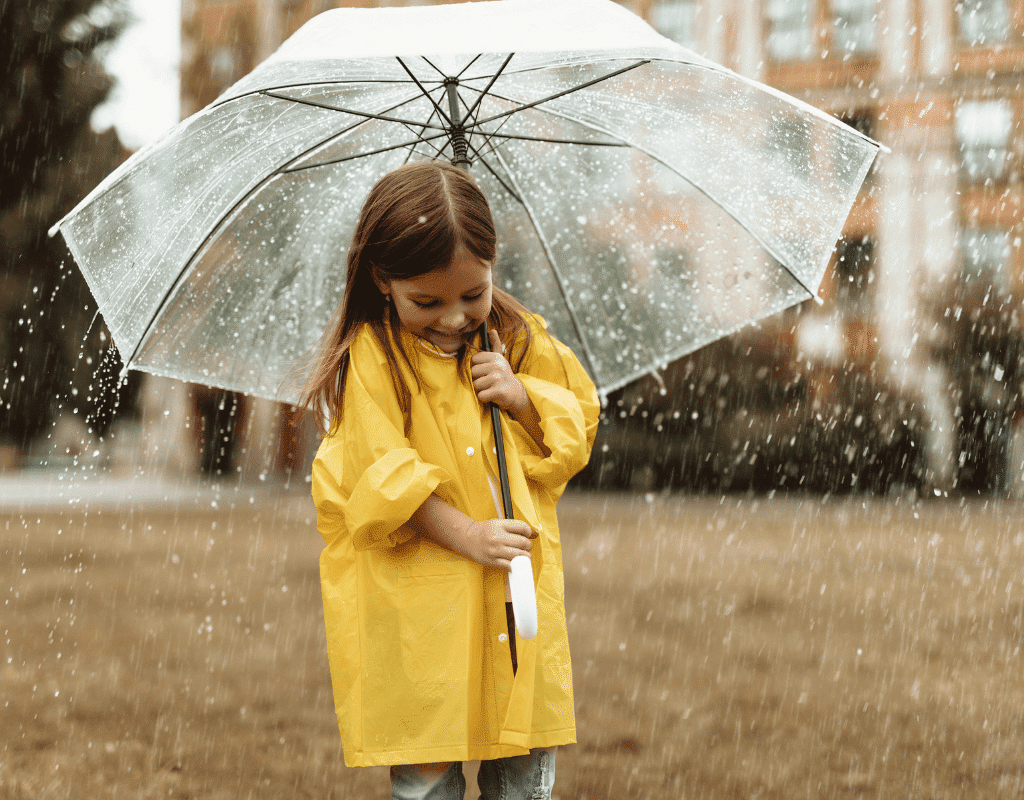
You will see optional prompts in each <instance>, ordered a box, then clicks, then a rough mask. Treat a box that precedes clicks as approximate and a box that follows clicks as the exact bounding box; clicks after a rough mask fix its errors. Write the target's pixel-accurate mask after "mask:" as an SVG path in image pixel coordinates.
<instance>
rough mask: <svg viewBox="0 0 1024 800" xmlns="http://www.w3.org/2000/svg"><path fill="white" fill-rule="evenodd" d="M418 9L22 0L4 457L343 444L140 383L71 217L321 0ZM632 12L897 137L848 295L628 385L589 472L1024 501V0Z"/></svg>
mask: <svg viewBox="0 0 1024 800" xmlns="http://www.w3.org/2000/svg"><path fill="white" fill-rule="evenodd" d="M413 4H418V5H422V4H425V3H422V2H421V3H411V2H410V3H401V2H385V1H384V0H381V1H380V2H373V0H365V1H364V2H332V1H331V0H181V2H180V4H179V3H178V2H176V1H175V0H62V1H61V2H57V1H56V0H18V2H13V0H7V1H6V2H2V1H0V54H2V55H0V64H2V69H3V79H2V82H0V92H2V98H0V107H2V116H0V471H6V472H8V473H11V474H21V475H24V474H40V473H41V472H42V471H51V472H52V471H54V470H66V469H69V468H81V469H85V470H96V471H102V472H104V473H110V474H120V475H135V474H138V473H141V472H144V473H146V474H148V475H157V476H161V477H163V478H166V479H182V478H187V479H195V478H198V477H201V476H211V477H214V478H216V479H217V480H219V481H221V482H231V481H236V482H239V483H240V484H250V483H255V482H263V483H265V484H267V485H284V484H288V485H295V484H301V482H303V481H304V480H305V476H306V475H308V467H309V463H310V461H311V459H312V456H313V452H314V450H315V447H316V439H315V436H314V435H313V433H312V430H311V426H310V425H309V424H308V423H307V422H304V421H302V420H301V419H299V418H298V417H297V416H296V414H295V413H294V412H293V411H292V409H290V408H288V407H285V406H281V405H278V404H274V403H271V402H269V401H265V400H254V399H252V398H248V397H243V396H239V395H232V394H230V393H226V392H222V391H219V390H211V389H208V388H205V387H202V386H190V385H185V384H181V383H179V382H176V381H173V380H170V379H164V378H157V377H153V376H149V375H146V376H143V375H141V374H139V373H134V372H133V373H130V374H129V376H128V379H127V381H126V382H123V383H119V382H118V379H117V376H118V373H119V371H120V367H121V363H120V360H119V357H118V355H117V353H116V350H114V349H113V348H112V346H111V341H110V338H109V336H108V335H107V333H106V331H105V329H104V326H103V321H102V318H100V317H99V316H98V315H97V312H96V308H95V304H94V302H93V300H92V298H91V295H90V293H89V290H88V287H87V286H85V284H84V281H83V279H82V278H81V276H80V274H79V272H78V270H77V268H76V267H75V265H74V264H73V262H72V260H71V257H70V255H69V254H68V253H67V252H66V250H65V248H64V245H63V242H62V240H61V239H60V237H56V238H54V239H50V238H48V237H47V235H46V232H47V229H48V228H49V227H50V226H51V225H52V224H53V223H54V222H55V221H57V219H59V218H60V217H61V216H62V215H63V214H64V213H66V212H67V211H68V210H70V209H71V208H72V207H73V206H74V205H75V204H76V203H77V202H78V201H79V200H80V199H81V198H82V197H84V196H85V195H86V194H87V193H88V192H89V191H90V190H91V189H92V188H93V187H94V186H95V185H96V184H97V183H98V182H99V181H100V180H101V179H102V178H103V177H104V176H105V175H106V174H107V173H109V172H110V171H111V170H112V169H113V168H114V167H115V166H116V165H118V164H119V163H121V162H122V161H123V160H124V159H125V158H126V157H127V156H128V155H129V154H130V153H131V152H132V151H133V150H135V149H138V148H140V147H143V146H145V145H146V144H147V143H148V142H151V141H153V140H154V139H156V138H157V137H158V136H159V135H160V133H161V132H162V131H163V130H165V129H167V128H168V127H170V126H171V125H173V124H174V122H175V121H176V120H178V119H180V118H184V117H186V116H188V115H191V114H192V113H194V112H196V111H198V110H199V109H200V108H202V107H203V106H205V105H206V104H208V103H210V102H211V101H213V100H214V99H215V98H216V97H217V96H218V95H219V94H220V93H221V92H222V91H223V90H224V89H226V88H227V87H228V86H229V85H231V84H232V83H234V82H235V81H236V80H238V79H239V78H240V77H242V76H243V75H245V74H246V73H247V72H249V71H250V70H251V69H252V68H253V67H254V66H255V65H256V64H258V63H259V62H260V61H261V60H262V59H263V58H265V57H266V56H267V55H269V54H270V53H271V52H273V50H274V49H276V47H277V46H278V45H279V44H280V43H281V42H282V41H283V40H284V39H285V38H286V37H287V36H288V35H290V34H291V33H292V32H294V31H295V30H296V29H297V28H298V27H299V26H300V25H301V24H302V23H303V22H305V21H306V20H308V19H309V18H310V17H312V16H313V15H314V14H317V13H320V12H322V11H325V10H327V9H329V8H332V7H337V6H374V5H413ZM623 5H625V6H627V7H628V8H629V9H630V10H632V11H633V12H635V13H636V14H638V15H640V16H642V17H643V18H644V19H646V20H647V21H648V22H649V23H650V24H651V25H653V26H654V27H655V28H656V29H658V30H659V31H660V32H661V33H662V34H664V35H665V36H668V37H670V38H672V39H674V40H676V41H678V42H680V43H681V44H683V45H685V46H686V47H689V48H691V49H693V50H695V51H697V52H698V53H701V54H703V55H705V56H707V57H709V58H711V59H713V60H715V61H718V62H720V63H722V64H725V65H726V66H728V67H730V68H732V69H734V70H735V71H737V72H739V73H741V74H743V75H746V76H749V77H751V78H755V79H757V80H759V81H763V82H765V83H767V84H769V85H772V86H775V87H777V88H779V89H781V90H782V91H784V92H787V93H789V94H792V95H794V96H796V97H798V98H800V99H802V100H804V101H806V102H808V103H810V104H812V105H814V106H817V107H818V108H821V109H823V110H825V111H826V112H828V113H830V114H833V115H834V116H836V117H837V118H839V119H841V120H843V121H844V122H846V123H847V124H849V125H852V126H853V127H855V128H857V129H858V130H860V131H862V132H864V133H865V134H867V135H869V136H871V137H873V138H875V139H876V140H878V141H880V142H882V143H883V144H884V145H885V146H886V147H887V148H889V150H890V152H888V153H882V154H881V155H880V156H879V158H878V160H877V161H876V164H875V167H874V169H873V171H872V173H871V175H870V176H869V178H868V180H867V182H866V183H865V185H864V187H863V189H862V192H861V194H860V197H859V199H858V202H857V204H856V205H855V207H854V209H853V212H852V213H851V215H850V217H849V219H848V220H847V222H846V225H845V228H844V229H843V231H842V238H841V239H840V241H839V244H838V246H837V247H836V250H835V253H834V256H833V259H832V265H831V267H830V269H829V271H828V273H827V275H826V279H825V283H824V285H823V287H822V291H821V295H822V298H823V300H824V302H823V303H822V304H821V305H816V304H813V303H807V304H804V305H803V306H802V307H800V308H798V309H795V310H792V311H790V312H787V313H784V314H780V315H778V316H776V317H773V318H771V319H769V320H767V321H765V322H763V323H762V324H760V325H758V326H756V327H750V328H747V329H745V330H744V331H741V332H740V333H739V334H737V335H735V336H732V337H730V338H728V339H726V340H723V341H721V342H718V343H716V344H714V345H712V346H710V347H707V348H705V349H703V350H701V351H699V352H697V353H696V354H694V355H692V356H690V357H688V358H685V359H682V360H680V361H678V362H675V363H674V364H672V365H670V366H669V367H668V368H666V369H665V370H664V371H663V372H660V373H659V374H658V375H656V376H651V377H650V378H647V379H643V380H640V381H638V382H636V383H634V384H632V385H630V386H628V387H626V388H625V389H622V390H620V391H618V392H616V393H613V394H612V395H611V396H610V397H609V398H608V404H607V407H606V408H605V410H604V413H603V417H602V424H601V427H600V431H599V438H598V443H597V446H596V448H595V452H594V457H593V459H592V461H591V464H590V466H589V467H588V468H587V469H586V470H585V472H584V473H582V474H581V475H580V476H578V477H577V479H576V484H577V485H578V486H579V487H580V488H600V489H628V490H632V491H638V490H639V491H643V492H662V491H665V492H670V491H680V492H684V491H685V492H697V493H711V494H715V493H722V492H755V493H776V492H810V493H872V494H881V495H896V496H950V495H954V496H956V495H961V496H976V495H982V496H991V497H1011V498H1018V499H1019V498H1021V497H1024V419H1022V382H1024V320H1022V312H1021V292H1022V289H1024V255H1022V247H1021V236H1022V221H1021V220H1022V214H1021V207H1022V205H1021V204H1022V200H1024V192H1022V183H1021V168H1022V164H1024V135H1022V129H1021V125H1020V120H1021V119H1022V117H1024V90H1022V87H1021V76H1022V70H1024V0H963V2H955V1H954V0H757V2H747V1H746V0H633V1H632V2H625V3H623ZM792 133H793V135H794V136H795V135H799V134H800V131H793V132H792ZM806 146H807V148H808V162H809V163H810V161H811V156H812V153H811V143H810V141H808V142H807V144H806ZM641 190H642V187H641V186H640V184H639V182H637V183H636V184H634V185H632V186H627V187H624V191H641ZM667 213H668V215H671V210H668V212H667Z"/></svg>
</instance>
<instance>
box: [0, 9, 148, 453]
mask: <svg viewBox="0 0 1024 800" xmlns="http://www.w3.org/2000/svg"><path fill="white" fill-rule="evenodd" d="M125 21H126V12H125V9H124V7H123V6H122V5H121V4H120V3H119V2H116V0H114V1H111V2H100V1H99V0H0V114H2V117H0V123H2V124H0V286H2V289H3V291H2V292H0V387H2V388H0V397H2V398H3V408H2V411H3V413H2V414H0V442H4V441H6V442H8V443H9V444H11V445H14V446H16V447H18V448H21V449H24V448H26V447H27V446H28V445H29V444H30V443H31V442H32V441H33V440H34V439H36V438H38V437H39V436H40V435H41V434H42V433H43V432H44V431H45V430H47V428H48V427H49V426H50V425H51V423H52V421H53V418H54V415H55V414H56V413H57V411H58V410H60V409H61V408H64V409H67V410H69V411H72V412H73V413H77V414H79V415H81V416H82V417H84V418H86V419H87V420H88V419H89V418H90V417H93V424H94V428H95V432H96V433H98V434H99V435H102V434H103V433H104V432H105V429H106V427H108V426H109V421H110V419H111V415H110V414H109V413H106V412H105V411H103V409H104V408H109V407H110V406H111V404H113V403H115V402H116V398H117V396H118V389H117V387H115V386H112V385H110V383H109V382H108V381H105V380H104V381H103V382H102V385H101V382H100V380H99V378H97V375H96V370H97V368H99V367H100V365H101V364H104V363H106V362H105V360H104V359H105V358H106V359H109V358H111V357H113V356H112V355H108V354H107V351H108V350H109V349H110V341H109V337H104V335H103V332H102V325H101V323H100V322H99V321H98V320H96V319H95V306H94V305H93V303H92V298H91V295H90V294H89V292H88V290H87V289H86V288H85V284H84V281H83V280H82V278H81V276H80V274H79V273H78V271H77V269H75V268H74V267H73V265H72V263H71V259H70V257H69V255H68V254H67V251H66V249H65V248H64V246H63V243H62V242H61V241H59V240H55V239H48V238H47V229H48V228H49V227H50V225H52V224H53V223H54V222H56V220H57V219H58V218H59V217H60V216H61V215H62V214H64V213H65V212H67V211H69V210H70V209H71V208H72V207H73V206H74V204H75V203H77V202H78V201H79V200H80V199H81V198H82V197H84V196H85V195H86V194H87V193H88V192H89V190H91V189H92V188H93V186H95V185H96V183H98V182H99V181H100V180H101V179H102V178H103V177H104V176H105V175H106V174H107V173H108V172H110V170H111V169H113V167H115V166H116V165H117V164H118V163H120V161H122V160H123V159H124V158H125V156H126V153H125V150H124V148H123V147H122V146H121V144H120V142H119V141H118V139H117V135H116V134H115V133H113V132H112V131H108V132H107V133H104V134H97V133H95V132H94V131H92V130H91V129H90V127H89V119H90V117H91V115H92V112H93V109H95V107H96V106H97V105H99V104H100V103H101V102H103V100H104V99H105V98H106V96H107V94H108V92H109V91H110V88H111V86H112V81H111V78H110V77H109V76H108V75H107V74H106V72H105V71H104V69H103V67H102V65H101V63H100V62H99V60H98V57H97V54H98V52H101V48H102V47H103V46H104V45H106V44H108V43H110V42H112V41H113V40H114V39H115V38H116V37H117V36H118V35H119V34H120V33H121V31H122V29H123V28H124V25H125ZM122 399H123V400H124V401H125V402H126V403H130V393H129V394H127V395H125V396H124V398H122Z"/></svg>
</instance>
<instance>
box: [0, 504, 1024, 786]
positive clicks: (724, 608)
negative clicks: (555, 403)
mask: <svg viewBox="0 0 1024 800" xmlns="http://www.w3.org/2000/svg"><path fill="white" fill-rule="evenodd" d="M561 517H562V525H563V538H564V540H565V543H566V544H565V549H566V553H565V556H566V564H567V576H566V594H567V603H568V613H569V618H570V633H571V637H572V645H573V657H574V665H575V685H576V696H577V721H578V725H579V740H580V743H579V744H578V745H577V746H575V747H570V748H563V750H562V751H561V752H560V754H559V761H558V772H559V775H558V782H557V786H556V794H557V796H558V797H561V798H563V800H567V799H568V798H579V799H580V800H584V799H587V800H596V799H597V798H633V797H636V798H688V799H689V798H708V800H711V798H715V799H716V800H718V799H719V798H743V800H747V798H787V799H788V798H847V797H850V798H853V797H856V798H893V800H897V799H899V800H903V799H904V798H934V799H935V800H939V799H941V798H964V797H970V798H1016V797H1020V796H1024V690H1022V683H1021V680H1020V675H1021V668H1022V666H1024V654H1022V652H1021V650H1022V646H1024V622H1022V619H1024V590H1022V585H1021V584H1022V580H1024V509H1021V508H1019V507H1016V506H1013V505H1009V504H1004V505H993V504H985V503H980V502H976V503H966V504H960V503H958V502H952V501H944V502H939V501H937V502H934V503H924V504H914V503H906V502H903V503H896V504H886V503H883V502H881V501H864V500H860V499H857V500H852V499H851V500H831V501H828V502H821V501H820V500H818V499H809V498H808V499H802V500H797V499H776V500H773V501H767V500H753V499H739V498H731V497H726V498H713V499H659V500H653V501H651V502H647V501H645V500H644V499H643V498H636V497H612V496H605V495H571V496H569V497H567V498H566V500H565V501H563V505H562V514H561ZM0 543H2V544H0V591H2V592H3V594H4V598H3V599H4V606H3V614H2V617H0V619H2V623H0V632H2V633H3V637H2V638H0V675H2V688H3V691H2V693H0V694H2V700H0V702H2V703H3V709H2V725H0V797H2V798H12V800H22V799H24V800H29V799H30V798H31V799H32V800H34V799H35V798H47V800H49V799H50V798H65V797H66V798H114V797H118V798H157V797H160V798H188V797H196V798H230V800H237V799H238V798H275V800H276V799H277V798H281V797H318V798H384V797H387V796H388V795H389V791H388V782H387V773H386V770H383V769H371V770H348V769H346V768H345V767H344V766H343V765H342V762H341V749H340V742H339V739H338V734H337V728H336V727H335V724H334V716H333V707H332V702H331V692H330V685H329V677H328V672H327V663H326V656H325V652H324V644H323V630H322V613H321V610H320V598H319V584H318V576H317V555H318V552H319V537H318V536H317V534H316V532H315V530H314V528H313V525H312V512H311V507H310V504H309V501H308V500H306V499H301V498H300V499H295V498H277V499H274V498H269V499H263V500H257V501H256V502H255V503H252V504H250V503H249V502H248V496H247V495H239V498H238V502H237V503H236V504H234V506H233V507H232V503H231V502H222V503H221V509H220V510H214V509H199V508H196V507H191V508H188V507H182V508H179V509H177V510H171V509H163V510H161V509H157V508H134V509H129V508H126V509H120V510H117V509H108V510H94V511H91V512H89V511H75V512H68V513H55V512H48V513H26V514H21V515H19V514H7V515H5V516H0ZM472 796H474V797H475V796H476V795H475V794H473V795H472Z"/></svg>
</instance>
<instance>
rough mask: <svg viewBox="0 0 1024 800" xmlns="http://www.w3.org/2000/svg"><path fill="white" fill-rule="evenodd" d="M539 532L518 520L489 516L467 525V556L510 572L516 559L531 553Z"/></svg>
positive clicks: (464, 552) (465, 549)
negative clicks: (533, 540) (531, 540)
mask: <svg viewBox="0 0 1024 800" xmlns="http://www.w3.org/2000/svg"><path fill="white" fill-rule="evenodd" d="M536 537H537V534H536V533H535V532H534V531H533V530H532V529H531V528H530V526H529V525H527V524H526V523H525V522H523V521H521V520H518V519H487V520H483V521H480V522H474V523H473V524H471V525H470V526H469V527H468V528H466V530H465V532H464V535H463V537H461V538H462V548H460V549H462V550H463V555H465V556H468V557H469V558H471V559H473V560H474V561H477V562H479V563H480V564H483V565H484V566H485V567H497V568H498V569H503V570H505V572H509V571H511V569H512V559H513V558H515V557H516V556H528V555H529V554H530V550H531V549H532V548H533V544H532V543H531V542H530V539H535V538H536Z"/></svg>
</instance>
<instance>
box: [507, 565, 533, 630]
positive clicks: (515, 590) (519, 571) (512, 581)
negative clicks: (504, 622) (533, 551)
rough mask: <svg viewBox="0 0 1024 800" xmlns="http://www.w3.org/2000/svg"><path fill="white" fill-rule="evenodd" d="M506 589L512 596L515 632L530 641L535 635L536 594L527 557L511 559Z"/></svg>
mask: <svg viewBox="0 0 1024 800" xmlns="http://www.w3.org/2000/svg"><path fill="white" fill-rule="evenodd" d="M508 588H509V591H510V593H511V595H512V613H513V615H514V616H515V618H516V630H517V631H519V636H520V638H522V639H532V638H533V637H534V636H536V635H537V592H536V590H535V589H534V586H533V564H532V563H531V561H530V557H529V556H516V557H515V558H513V559H512V571H511V572H510V573H509V576H508Z"/></svg>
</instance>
